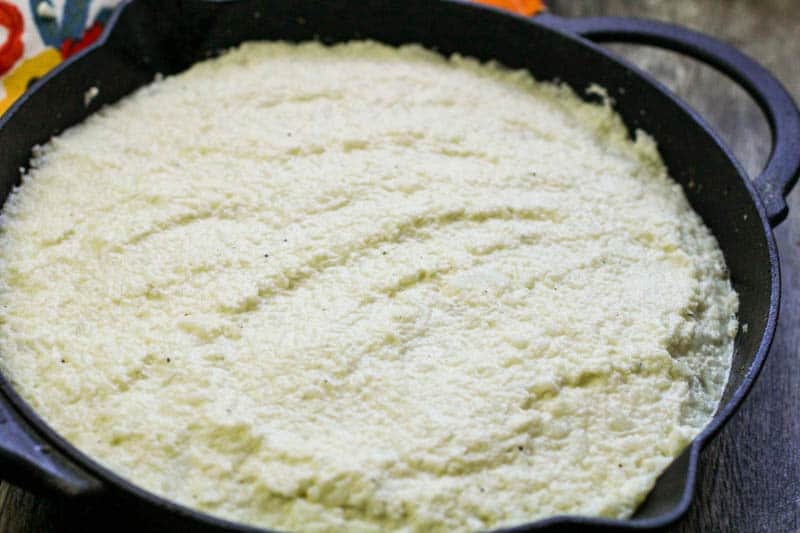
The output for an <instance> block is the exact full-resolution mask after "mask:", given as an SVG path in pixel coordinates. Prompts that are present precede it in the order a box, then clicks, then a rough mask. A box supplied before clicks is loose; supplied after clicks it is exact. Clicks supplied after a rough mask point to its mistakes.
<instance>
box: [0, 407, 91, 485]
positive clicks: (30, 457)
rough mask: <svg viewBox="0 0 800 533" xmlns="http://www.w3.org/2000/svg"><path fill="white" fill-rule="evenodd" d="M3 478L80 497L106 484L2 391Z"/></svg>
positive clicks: (0, 445) (0, 461)
mask: <svg viewBox="0 0 800 533" xmlns="http://www.w3.org/2000/svg"><path fill="white" fill-rule="evenodd" d="M0 478H2V479H4V480H6V481H8V482H10V483H13V484H14V485H17V486H19V487H22V488H24V489H26V490H30V491H32V492H35V493H37V494H43V495H47V496H57V497H65V496H66V497H69V498H74V497H79V496H89V495H95V494H97V493H99V492H100V491H101V489H102V484H101V483H100V482H99V481H97V480H96V479H94V478H93V477H90V476H89V475H88V474H86V473H84V472H83V471H81V470H80V469H78V468H77V467H76V466H75V465H73V464H72V463H70V462H69V461H68V460H67V459H66V458H65V457H64V456H63V455H62V454H61V453H59V452H58V451H57V450H55V449H54V448H52V447H51V446H50V445H48V444H46V443H45V442H43V441H42V440H41V439H40V438H39V437H38V436H36V434H35V433H34V432H33V431H32V429H31V428H30V426H29V425H28V424H27V423H26V422H25V421H24V420H23V419H22V417H20V415H18V414H17V413H16V412H15V411H14V409H13V408H12V407H11V406H10V405H9V403H8V400H7V399H6V397H5V396H4V394H2V393H0Z"/></svg>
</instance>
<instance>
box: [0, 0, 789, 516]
mask: <svg viewBox="0 0 800 533" xmlns="http://www.w3.org/2000/svg"><path fill="white" fill-rule="evenodd" d="M171 10H175V11H174V13H171V12H170V11H171ZM117 13H119V14H120V17H119V20H117V25H116V27H115V28H114V29H113V30H112V32H111V34H110V35H109V36H108V38H107V42H106V43H105V44H104V45H102V46H99V47H97V48H93V49H90V50H88V51H87V52H86V53H84V54H81V56H79V58H78V59H77V60H76V61H75V62H74V63H72V64H71V65H69V66H68V68H61V69H58V71H57V72H56V73H54V74H53V75H51V76H48V77H47V78H46V79H45V80H44V82H45V83H42V84H41V85H40V86H39V87H38V89H37V90H36V91H35V92H33V93H32V94H31V95H30V96H29V97H27V98H24V99H23V101H21V102H20V103H19V104H18V105H17V106H16V108H15V110H14V111H12V112H11V113H9V114H8V115H6V117H5V118H4V119H2V120H0V146H2V151H1V152H0V194H2V199H3V201H4V200H5V198H6V197H7V195H8V193H9V192H10V190H11V188H12V187H13V186H14V185H15V184H17V183H18V182H19V176H20V171H19V169H20V168H21V167H25V166H26V165H27V163H28V161H29V159H30V156H31V147H32V146H34V145H36V144H38V143H42V142H45V141H46V140H47V139H49V138H50V137H51V136H52V135H54V134H57V133H58V132H60V131H62V130H63V129H65V128H66V127H69V126H71V125H73V124H75V123H77V122H79V121H81V120H82V119H83V118H85V117H86V116H87V115H88V114H90V113H91V112H93V111H96V110H97V109H98V108H99V107H101V106H102V105H104V104H107V103H111V102H113V101H115V100H117V99H119V98H120V97H122V96H124V95H125V94H128V93H130V92H131V91H133V90H134V89H136V88H137V87H139V86H141V85H144V84H146V83H148V82H150V81H151V80H152V79H153V77H154V76H155V75H156V73H163V74H172V73H175V72H179V71H181V70H184V69H185V68H187V67H188V66H189V65H191V64H193V63H194V62H196V61H199V60H202V59H205V58H207V57H209V56H210V55H214V54H216V53H217V52H218V51H219V50H223V49H226V48H229V47H231V46H234V45H236V44H238V43H240V42H242V41H245V40H253V39H282V40H292V41H302V40H309V39H315V38H317V39H320V40H322V41H323V42H330V43H332V42H338V41H345V40H350V39H354V38H371V39H376V40H379V41H383V42H386V43H389V44H401V43H421V44H423V45H425V46H427V47H430V48H434V49H436V50H439V51H440V52H442V53H445V54H447V53H451V52H459V53H461V54H464V55H470V56H474V57H477V58H480V59H484V60H489V59H497V60H498V61H500V62H501V63H503V64H505V65H507V66H509V67H512V68H527V69H528V70H530V71H531V72H532V73H533V75H534V76H535V77H536V78H537V79H539V80H561V81H563V82H566V83H568V84H569V85H571V86H572V87H573V88H574V89H575V90H576V92H578V93H579V94H581V95H584V91H585V89H586V88H587V87H588V86H589V85H590V84H591V83H597V84H599V85H601V86H603V87H605V88H606V89H607V90H608V93H609V95H610V96H611V97H612V98H614V99H615V100H616V105H615V107H616V109H617V111H619V113H620V114H621V115H622V117H623V119H624V121H625V123H626V125H627V126H628V127H629V129H631V130H635V129H637V128H641V129H644V130H645V131H647V132H649V133H650V134H651V135H653V136H654V137H655V138H656V140H657V141H658V144H659V149H660V151H661V154H662V156H663V158H664V160H665V162H666V163H667V165H668V167H669V169H670V173H671V175H672V177H673V178H674V179H676V180H677V181H678V182H679V183H681V185H682V186H683V187H684V190H685V191H686V194H687V196H688V198H689V200H690V202H691V203H692V206H693V207H694V209H695V210H696V211H697V212H698V213H699V214H700V215H701V216H702V218H703V220H704V222H705V223H706V224H707V225H708V226H709V227H710V228H711V230H712V231H713V233H714V234H715V235H716V237H717V239H718V240H719V244H720V247H721V248H722V251H723V253H724V255H725V259H726V261H727V264H728V267H729V269H730V272H731V279H732V282H733V285H734V288H735V289H736V291H737V292H738V293H739V297H740V311H739V319H740V324H747V329H746V331H745V330H743V329H742V330H740V332H739V334H738V335H737V338H736V343H735V351H734V359H733V368H732V372H731V377H730V381H729V384H728V387H727V388H726V391H725V394H724V397H723V406H724V405H725V404H728V403H729V402H730V401H731V399H732V398H734V397H736V398H737V399H738V396H739V395H737V394H736V393H737V389H739V386H740V385H741V384H742V383H743V382H745V381H747V380H748V379H750V378H751V377H752V373H753V372H757V370H758V367H759V366H760V363H761V359H762V357H763V354H764V352H765V347H764V346H762V340H763V339H764V338H765V337H767V338H768V337H771V334H772V328H773V327H774V320H775V316H774V312H773V311H771V309H773V308H774V307H775V306H774V305H773V303H774V302H773V301H774V300H775V299H776V298H777V291H776V288H777V281H778V280H777V272H776V271H774V270H773V269H774V268H776V267H775V263H774V259H775V257H774V254H775V251H774V243H773V242H772V237H771V232H770V231H769V229H768V226H767V225H766V223H765V222H764V218H763V216H762V214H761V212H760V208H759V207H758V206H759V205H760V204H758V203H757V201H755V200H754V198H755V197H754V195H753V193H752V189H751V188H750V187H749V186H748V185H747V184H746V181H745V180H746V178H744V177H743V175H742V173H741V171H740V170H739V168H738V166H737V165H736V164H735V163H734V162H733V160H732V159H731V158H730V156H729V155H728V154H727V153H726V151H725V149H724V148H722V147H721V145H720V144H719V142H718V141H717V140H716V139H715V137H714V136H713V135H712V134H710V133H709V132H708V131H707V130H706V129H705V127H704V126H703V125H702V124H701V123H699V122H698V121H697V120H696V119H695V118H694V117H693V115H692V113H691V112H689V111H687V110H686V109H685V108H683V107H682V106H681V105H679V104H677V103H676V102H675V101H674V100H673V99H672V98H671V97H669V96H667V95H666V94H665V93H663V92H662V90H661V89H660V88H658V87H657V86H655V85H653V84H652V83H651V82H649V81H648V80H646V79H644V78H642V77H641V76H640V75H638V74H636V73H635V72H634V71H633V70H631V69H630V68H629V67H626V66H624V65H622V64H620V63H619V62H618V61H616V60H614V59H611V58H609V57H607V56H606V55H603V54H602V53H600V52H598V51H597V50H596V49H594V48H593V47H592V46H588V45H586V44H585V42H580V41H578V40H577V39H575V38H572V37H569V36H565V35H561V34H559V33H556V32H554V31H553V30H550V29H548V28H546V27H544V26H541V25H539V24H536V23H533V24H531V23H530V22H529V21H528V20H525V19H523V18H521V17H514V16H510V15H506V14H500V13H499V12H496V11H492V10H486V9H482V8H476V7H474V6H465V5H461V4H460V3H458V2H430V0H404V1H403V2H402V3H399V2H396V1H394V0H335V1H331V0H304V1H300V0H294V1H293V0H240V1H234V2H203V1H200V0H184V1H182V2H181V1H178V2H171V3H166V4H164V3H162V2H159V1H157V0H140V1H137V2H136V3H135V4H132V5H129V6H128V7H127V8H125V9H124V10H121V11H118V12H117ZM90 87H97V88H98V89H99V95H98V97H97V98H96V99H95V100H93V101H92V102H91V104H90V105H89V106H86V105H85V104H84V98H83V95H84V93H85V92H86V91H87V90H88V89H89V88H90ZM584 96H585V97H586V98H587V99H591V97H589V96H586V95H584ZM598 201H602V198H598ZM3 381H4V380H3ZM4 388H6V389H8V388H9V387H8V385H7V384H6V385H5V387H4ZM11 399H12V400H13V401H14V403H15V404H17V406H18V407H20V408H21V410H23V411H24V412H25V414H26V416H27V417H28V419H29V420H30V421H32V422H33V423H34V425H36V426H37V427H39V428H40V430H41V431H42V432H43V433H44V434H45V435H47V436H48V437H49V438H50V440H53V441H54V442H55V444H56V445H57V447H58V448H59V449H61V450H65V451H66V453H67V455H68V456H71V457H76V456H78V457H80V460H81V462H82V463H83V464H84V465H86V466H87V469H88V470H89V471H91V472H93V473H94V474H95V475H97V476H98V477H101V478H105V479H109V476H108V472H106V471H105V470H104V469H103V468H102V467H99V466H98V465H96V464H94V463H93V462H91V461H87V460H86V458H85V457H84V456H82V454H76V452H75V450H74V449H72V448H71V447H70V446H68V445H66V444H65V443H64V442H63V441H60V439H59V438H58V437H56V436H55V434H54V433H53V432H52V431H51V430H49V429H48V428H46V427H45V426H44V424H43V423H42V422H41V421H40V420H38V418H37V417H36V416H35V415H34V414H33V413H32V412H31V411H30V409H29V408H28V407H27V406H26V405H25V404H24V402H22V401H21V400H20V399H19V398H18V397H16V395H13V394H12V398H11ZM733 403H736V402H733ZM729 407H730V408H732V407H734V406H733V405H731V406H729ZM730 408H723V409H722V411H723V413H722V414H721V415H718V416H717V419H716V420H717V422H720V421H721V419H722V418H724V416H725V415H727V412H728V411H730V410H732V409H730ZM718 425H719V424H718V423H716V424H712V428H713V427H716V426H718ZM42 428H44V429H42ZM689 463H690V460H689V453H688V452H687V453H685V454H684V455H683V456H682V457H681V458H680V459H678V460H677V461H676V463H674V464H673V466H672V467H670V469H669V470H668V471H667V473H665V475H664V476H662V479H661V480H659V483H658V484H657V486H656V488H655V489H654V491H653V492H652V493H651V495H650V497H649V498H648V500H647V502H646V503H645V504H644V505H643V506H642V507H641V508H640V509H639V511H638V512H637V514H636V516H635V518H641V519H644V521H643V522H641V523H640V525H646V523H647V522H650V521H649V520H648V519H658V518H662V517H663V516H664V515H665V513H669V512H670V511H673V510H674V509H675V508H676V507H678V506H679V505H681V504H682V503H685V502H682V499H683V498H684V496H685V494H684V485H685V482H686V471H687V468H689ZM112 477H113V476H112ZM166 507H167V509H169V508H172V509H173V510H174V509H175V508H174V507H171V506H166ZM192 514H193V513H192ZM656 521H657V520H656ZM218 523H221V522H218Z"/></svg>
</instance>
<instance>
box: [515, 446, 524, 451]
mask: <svg viewBox="0 0 800 533" xmlns="http://www.w3.org/2000/svg"><path fill="white" fill-rule="evenodd" d="M517 449H518V450H519V451H522V450H524V449H525V448H523V447H522V446H517Z"/></svg>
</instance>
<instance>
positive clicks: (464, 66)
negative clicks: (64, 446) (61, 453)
mask: <svg viewBox="0 0 800 533" xmlns="http://www.w3.org/2000/svg"><path fill="white" fill-rule="evenodd" d="M0 279H1V280H2V285H1V287H0V317H1V324H0V354H2V369H3V371H4V372H5V373H6V375H7V376H9V377H10V378H11V379H12V381H13V384H14V385H15V387H17V389H18V390H19V391H20V392H21V394H22V395H23V396H24V398H25V399H27V400H28V401H29V402H30V403H31V404H32V405H33V407H34V408H35V409H36V410H37V411H38V412H39V413H40V414H41V415H42V416H43V417H44V419H45V420H47V422H48V423H50V424H51V425H52V426H53V427H54V428H55V429H56V430H58V431H59V432H61V433H62V434H63V435H64V436H65V437H66V438H67V439H69V440H70V441H72V442H73V443H74V444H75V445H76V446H78V447H79V448H81V449H82V450H84V451H86V452H87V453H89V454H90V455H92V456H93V457H95V458H97V459H98V460H99V461H101V462H102V463H103V464H105V465H107V466H108V467H110V468H112V469H113V470H115V471H117V472H118V473H120V474H121V475H123V476H125V477H127V478H129V479H130V480H132V481H134V482H135V483H138V484H140V485H141V486H143V487H145V488H147V489H149V490H151V491H153V492H155V493H158V494H161V495H164V496H166V497H168V498H171V499H173V500H176V501H178V502H181V503H183V504H186V505H188V506H191V507H195V508H198V509H202V510H204V511H208V512H209V513H212V514H215V515H219V516H223V517H226V518H229V519H233V520H238V521H242V522H248V523H252V524H258V525H262V526H269V527H272V528H277V529H285V530H296V531H339V530H342V529H347V530H348V531H387V530H398V531H408V532H411V531H470V530H479V529H485V528H491V527H496V526H507V525H513V524H520V523H524V522H529V521H532V520H535V519H538V518H542V517H546V516H549V515H554V514H562V513H576V514H581V515H596V516H607V517H625V516H628V515H630V514H631V513H632V512H633V511H634V510H635V508H636V507H637V505H638V504H639V503H640V502H641V501H642V499H643V498H644V497H645V495H646V494H647V492H648V491H649V490H650V488H651V487H652V486H653V483H654V481H655V479H656V477H657V476H658V475H659V473H660V472H661V471H662V470H663V469H664V468H665V467H666V466H667V465H668V464H669V463H670V461H671V460H672V459H673V458H674V457H675V456H676V455H677V454H678V453H679V452H680V451H681V450H682V449H683V448H684V447H685V446H686V445H687V443H689V441H690V440H691V439H692V438H693V437H694V436H695V435H696V434H697V433H698V431H699V430H700V429H701V428H702V427H703V425H704V424H705V423H706V422H707V421H708V419H709V417H710V416H711V415H712V413H713V411H714V410H715V407H716V404H717V402H718V400H719V398H720V394H721V391H722V389H723V387H724V384H725V382H726V377H727V372H728V368H729V365H730V356H731V350H732V338H733V336H734V334H735V331H736V327H737V323H736V318H735V313H736V310H737V305H738V300H737V296H736V294H735V292H733V290H732V289H731V286H730V283H729V281H728V278H727V275H726V270H725V264H724V262H723V257H722V254H721V253H720V250H719V248H718V246H717V244H716V241H715V239H714V237H713V236H712V235H711V234H710V233H709V231H708V230H707V229H706V228H705V227H704V226H703V224H702V223H701V221H700V219H699V217H698V216H697V215H696V214H695V213H694V212H693V211H692V210H691V209H690V207H689V204H688V203H687V201H686V199H685V197H684V195H683V193H682V191H681V189H680V187H679V186H678V185H677V184H676V183H674V182H673V181H672V180H671V179H670V178H669V177H668V175H667V172H666V170H665V167H664V164H663V162H662V160H661V159H660V157H659V155H658V153H657V151H656V146H655V145H654V143H653V141H652V140H651V139H650V138H649V137H647V136H646V135H644V134H641V133H640V134H638V135H637V136H636V139H635V141H632V140H629V139H628V137H627V135H626V131H625V128H624V127H623V124H622V122H621V121H620V119H619V117H618V116H617V115H616V114H615V113H614V112H613V111H612V110H611V108H610V107H609V106H608V105H590V104H587V103H584V102H582V101H580V100H579V99H578V98H577V97H576V96H575V95H574V94H573V93H572V92H571V91H570V90H568V89H567V88H564V87H557V86H555V85H552V84H545V83H536V82H534V81H533V79H532V78H531V77H530V75H529V74H527V73H525V72H512V71H509V70H506V69H504V68H501V67H499V66H497V65H494V64H480V63H478V62H476V61H474V60H471V59H466V58H462V57H453V58H451V59H445V58H442V57H440V56H438V55H436V54H434V53H432V52H429V51H425V50H423V49H422V48H420V47H417V46H406V47H402V48H400V49H396V48H391V47H387V46H383V45H379V44H376V43H367V42H358V43H350V44H347V45H340V46H335V47H332V48H326V47H323V46H322V45H319V44H302V45H299V46H298V45H290V44H281V43H272V44H268V43H258V44H256V43H253V44H245V45H243V46H242V47H240V48H238V49H236V50H234V51H232V52H230V53H227V54H225V55H224V56H223V57H220V58H218V59H214V60H210V61H206V62H203V63H200V64H198V65H195V66H194V67H192V68H191V69H189V70H188V71H187V72H185V73H183V74H180V75H177V76H174V77H169V78H167V79H164V80H161V81H157V82H155V83H153V84H152V85H150V86H148V87H145V88H143V89H141V90H139V91H138V92H136V93H135V94H133V95H132V96H130V97H128V98H126V99H124V100H123V101H121V102H119V103H118V104H116V105H113V106H109V107H107V108H105V109H103V110H102V111H100V112H98V113H96V114H95V115H94V116H92V117H91V118H89V119H88V120H87V121H86V122H85V123H83V124H81V125H79V126H76V127H74V128H72V129H70V130H68V131H66V132H64V133H63V134H62V135H59V136H58V137H56V138H54V139H52V141H51V142H49V143H48V144H47V145H45V146H43V147H42V148H41V149H39V150H38V152H37V155H36V158H35V159H34V161H33V162H32V166H31V169H30V170H29V171H28V172H27V173H26V175H25V176H24V179H23V183H22V186H21V187H20V188H19V189H18V190H16V192H15V193H14V194H13V195H12V196H11V198H10V199H9V201H8V202H7V204H6V206H5V209H4V212H3V215H2V236H1V237H0Z"/></svg>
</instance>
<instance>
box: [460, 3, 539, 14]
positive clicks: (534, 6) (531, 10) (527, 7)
mask: <svg viewBox="0 0 800 533" xmlns="http://www.w3.org/2000/svg"><path fill="white" fill-rule="evenodd" d="M473 2H477V3H479V4H486V5H489V6H494V7H499V8H502V9H507V10H509V11H513V12H514V13H517V14H520V15H525V16H528V17H530V16H532V15H535V14H536V13H538V12H539V11H541V10H543V9H544V2H543V1H542V0H473Z"/></svg>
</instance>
